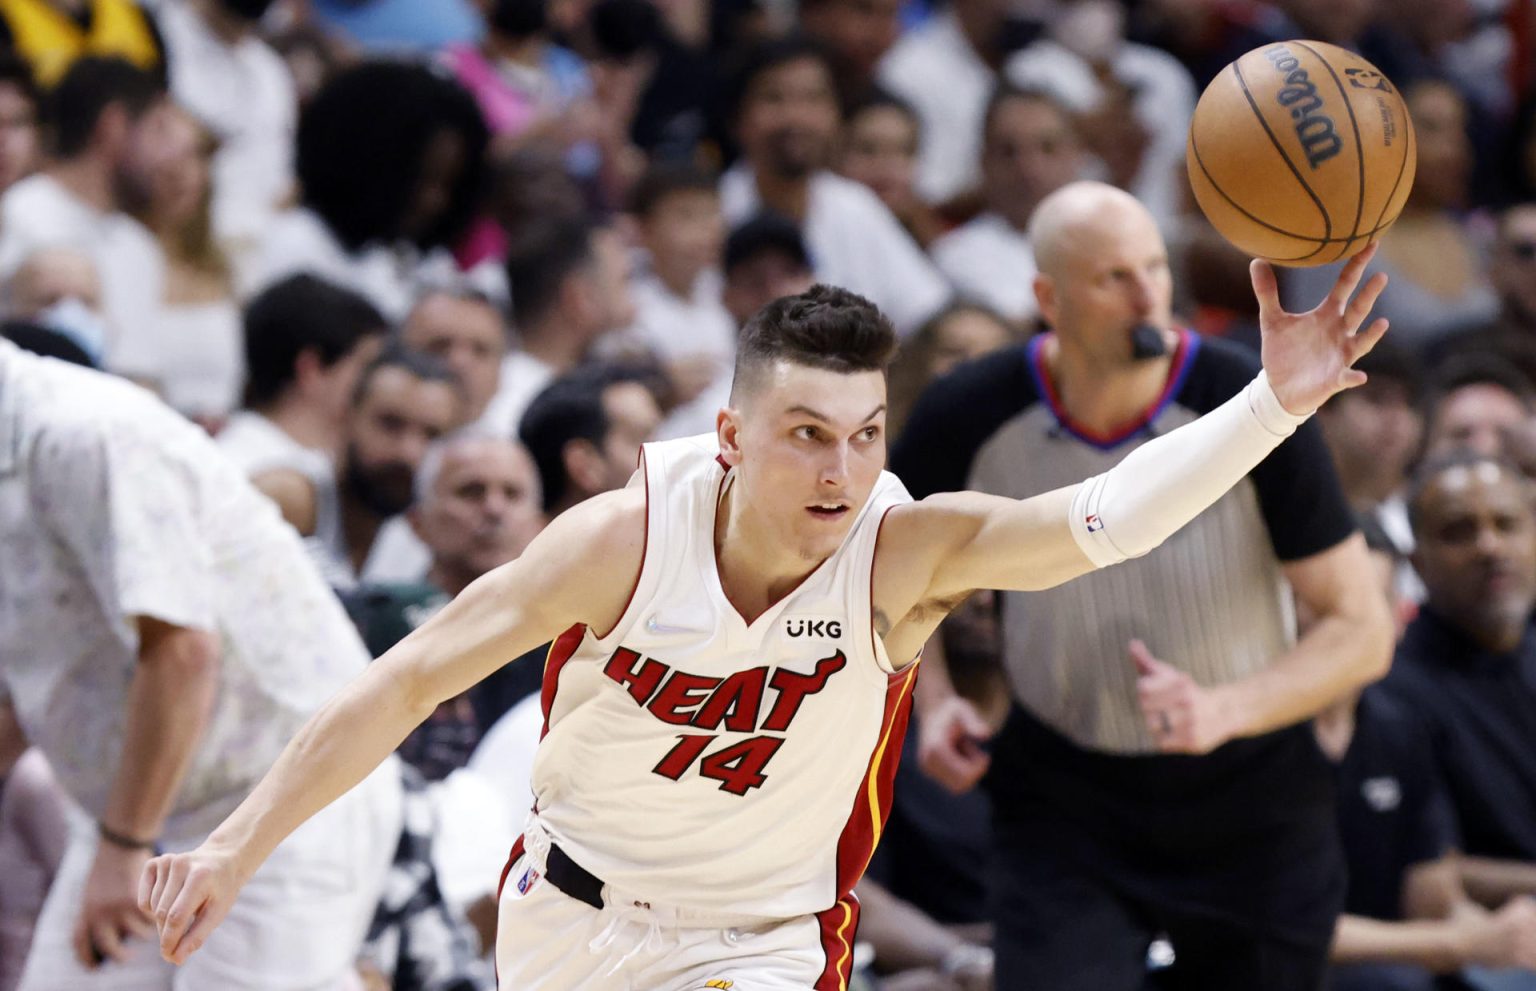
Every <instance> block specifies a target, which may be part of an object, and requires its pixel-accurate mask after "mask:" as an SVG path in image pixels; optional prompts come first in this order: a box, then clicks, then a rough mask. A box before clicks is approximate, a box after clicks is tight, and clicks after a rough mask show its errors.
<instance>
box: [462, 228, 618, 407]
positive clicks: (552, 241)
mask: <svg viewBox="0 0 1536 991" xmlns="http://www.w3.org/2000/svg"><path fill="white" fill-rule="evenodd" d="M507 282H508V284H509V285H510V286H511V289H512V320H513V323H514V325H515V326H516V328H517V339H518V345H519V346H518V348H517V350H515V351H513V352H512V353H511V354H509V355H508V356H507V359H506V360H505V361H504V362H502V365H501V386H500V389H499V390H498V391H497V393H496V397H495V398H494V399H492V400H491V404H490V408H489V409H487V410H486V413H485V416H484V417H482V418H481V422H483V423H484V424H485V425H486V427H487V428H488V429H490V430H492V431H493V432H495V433H497V434H499V435H501V436H502V437H512V436H515V435H516V433H517V425H518V423H519V422H520V421H521V420H522V418H523V410H525V409H527V408H528V403H529V402H530V401H531V400H532V399H533V397H534V396H535V395H537V394H538V392H539V391H540V390H541V389H543V388H544V387H545V386H546V385H548V384H549V383H550V382H551V381H552V380H553V379H554V378H556V377H557V376H559V375H562V374H564V373H565V372H568V371H570V370H571V369H572V368H575V367H576V366H577V365H579V364H581V362H582V361H583V360H584V359H585V358H586V357H587V356H588V355H589V354H590V353H591V351H592V346H593V345H594V344H595V343H596V342H597V340H598V339H599V338H601V337H602V336H603V335H605V334H610V333H612V332H614V331H616V330H620V329H622V328H624V327H628V326H629V325H630V324H631V323H633V322H634V319H635V307H634V303H633V301H632V300H631V298H630V294H629V256H628V254H626V252H625V250H624V244H623V242H622V241H621V240H620V238H619V234H618V232H617V231H615V230H614V229H613V228H612V227H606V226H594V225H592V224H589V223H587V222H585V221H580V220H556V221H550V222H547V223H542V224H538V225H536V227H535V229H534V230H532V231H529V232H527V233H526V234H525V235H524V236H523V237H522V238H520V239H519V240H517V241H515V242H514V243H513V245H512V250H511V252H510V253H509V255H508V258H507Z"/></svg>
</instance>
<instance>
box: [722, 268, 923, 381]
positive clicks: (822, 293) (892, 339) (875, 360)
mask: <svg viewBox="0 0 1536 991" xmlns="http://www.w3.org/2000/svg"><path fill="white" fill-rule="evenodd" d="M895 353H896V331H895V329H894V328H893V327H892V326H891V321H890V320H888V319H887V318H886V316H885V314H883V313H881V312H880V309H879V308H878V307H877V306H875V304H874V303H871V302H870V301H869V300H867V299H865V298H864V297H863V296H860V295H858V294H857V293H852V292H849V291H848V290H846V289H839V288H837V287H836V286H827V285H820V284H818V285H814V286H812V287H811V288H809V289H807V290H806V291H805V292H803V293H801V294H799V295H798V296H783V297H781V298H779V299H776V300H774V301H773V302H771V303H769V304H768V305H767V306H765V307H763V308H762V309H761V310H759V311H757V313H755V314H753V316H752V318H751V319H750V320H748V321H747V325H746V326H745V327H743V328H742V331H741V342H740V344H739V345H738V346H737V349H736V376H735V380H734V382H733V383H732V386H731V395H732V398H733V400H734V398H735V396H736V395H737V394H738V393H739V392H740V391H741V389H742V388H743V387H746V388H751V387H752V386H753V385H755V384H756V382H757V381H758V380H759V379H760V377H761V375H762V373H763V372H764V371H765V370H766V369H768V368H769V367H771V366H772V365H773V364H774V363H775V362H777V361H789V362H792V363H794V364H796V365H805V366H807V367H810V368H825V369H828V370H829V371H834V372H842V373H844V374H849V373H853V372H881V373H884V372H885V371H886V369H887V368H888V367H889V366H890V363H891V358H892V356H893V355H894V354H895Z"/></svg>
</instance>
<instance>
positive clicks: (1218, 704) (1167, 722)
mask: <svg viewBox="0 0 1536 991" xmlns="http://www.w3.org/2000/svg"><path fill="white" fill-rule="evenodd" d="M1130 654H1131V662H1132V663H1133V664H1135V665H1136V697H1137V701H1138V702H1139V703H1140V704H1141V714H1142V717H1143V718H1145V719H1146V721H1147V732H1148V733H1150V734H1151V735H1152V740H1153V742H1154V743H1156V744H1157V749H1158V750H1160V751H1162V752H1163V753H1165V754H1208V753H1210V752H1211V751H1212V750H1215V749H1216V748H1217V747H1219V746H1221V745H1222V744H1223V743H1226V742H1227V741H1228V740H1230V739H1231V738H1232V737H1233V736H1234V735H1236V734H1235V727H1234V726H1233V724H1232V718H1231V714H1230V712H1229V711H1228V707H1227V705H1226V702H1225V701H1224V700H1223V697H1222V696H1221V695H1220V694H1219V693H1218V692H1216V691H1213V690H1212V689H1209V688H1205V687H1203V686H1201V685H1200V684H1199V683H1198V682H1196V681H1195V679H1193V678H1191V677H1190V676H1189V675H1188V674H1186V673H1185V672H1183V671H1180V670H1179V669H1178V668H1176V667H1174V666H1173V665H1171V664H1168V663H1166V662H1164V661H1160V660H1158V659H1157V658H1156V657H1153V656H1152V651H1150V650H1148V649H1147V645H1146V644H1144V643H1142V642H1141V641H1140V640H1132V641H1131V644H1130Z"/></svg>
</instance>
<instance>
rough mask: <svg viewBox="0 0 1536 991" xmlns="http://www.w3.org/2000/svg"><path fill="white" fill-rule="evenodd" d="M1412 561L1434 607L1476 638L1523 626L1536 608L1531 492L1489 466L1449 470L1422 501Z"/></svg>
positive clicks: (1535, 527) (1535, 528)
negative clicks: (1509, 627)
mask: <svg viewBox="0 0 1536 991" xmlns="http://www.w3.org/2000/svg"><path fill="white" fill-rule="evenodd" d="M1417 508H1418V526H1417V528H1416V529H1415V531H1414V537H1415V539H1416V540H1417V541H1418V544H1417V546H1416V548H1415V550H1414V555H1413V562H1414V567H1415V568H1416V569H1417V571H1418V573H1419V575H1420V577H1422V578H1423V579H1424V586H1425V588H1426V589H1427V590H1428V592H1429V603H1430V605H1431V606H1433V607H1434V608H1435V609H1436V610H1437V611H1438V612H1440V613H1441V614H1442V615H1444V616H1445V617H1446V618H1447V619H1449V620H1450V621H1451V622H1453V623H1455V624H1456V625H1458V626H1460V627H1462V628H1463V629H1466V630H1468V631H1469V632H1473V633H1481V632H1486V631H1493V630H1497V629H1498V628H1499V627H1504V628H1507V627H1508V626H1510V625H1516V624H1520V625H1523V623H1524V621H1525V618H1526V617H1527V616H1528V615H1529V614H1530V611H1531V606H1532V604H1533V603H1536V518H1533V515H1532V509H1531V499H1530V487H1529V485H1528V484H1527V483H1526V482H1525V480H1524V479H1522V478H1520V477H1518V476H1516V475H1514V474H1513V473H1511V472H1510V471H1508V470H1507V469H1503V468H1500V467H1499V466H1498V465H1496V464H1493V463H1490V462H1483V463H1479V464H1472V465H1464V466H1457V467H1454V468H1450V469H1448V470H1446V471H1444V472H1442V473H1441V474H1440V475H1439V476H1438V477H1437V478H1435V479H1434V480H1433V481H1432V482H1431V483H1430V484H1429V487H1428V488H1427V489H1425V491H1424V492H1423V494H1422V495H1420V497H1419V501H1418V507H1417Z"/></svg>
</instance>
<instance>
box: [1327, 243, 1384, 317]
mask: <svg viewBox="0 0 1536 991" xmlns="http://www.w3.org/2000/svg"><path fill="white" fill-rule="evenodd" d="M1375 257H1376V245H1375V243H1372V244H1371V245H1370V247H1368V248H1366V249H1365V250H1364V251H1362V252H1360V253H1359V254H1357V255H1355V256H1354V257H1353V258H1351V259H1350V260H1349V261H1348V262H1347V263H1346V264H1345V265H1344V269H1343V271H1341V272H1339V278H1338V281H1336V282H1334V284H1333V291H1332V292H1330V293H1329V294H1328V302H1329V303H1330V304H1331V305H1332V306H1333V307H1334V309H1336V310H1338V311H1339V312H1343V310H1344V305H1345V304H1346V303H1348V302H1349V297H1351V296H1353V295H1354V293H1355V287H1356V286H1358V285H1360V278H1361V276H1363V275H1364V274H1365V269H1366V266H1367V265H1369V264H1370V263H1371V259H1372V258H1375Z"/></svg>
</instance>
